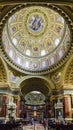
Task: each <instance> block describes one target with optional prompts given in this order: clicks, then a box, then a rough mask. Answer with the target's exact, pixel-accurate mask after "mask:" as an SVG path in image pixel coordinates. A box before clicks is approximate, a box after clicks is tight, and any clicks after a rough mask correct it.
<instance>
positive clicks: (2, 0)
mask: <svg viewBox="0 0 73 130" xmlns="http://www.w3.org/2000/svg"><path fill="white" fill-rule="evenodd" d="M41 2H42V3H53V4H57V5H67V4H68V5H73V0H60V1H59V0H40V1H39V0H30V1H29V0H0V5H10V4H21V3H41Z"/></svg>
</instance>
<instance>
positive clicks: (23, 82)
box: [17, 76, 54, 95]
mask: <svg viewBox="0 0 73 130" xmlns="http://www.w3.org/2000/svg"><path fill="white" fill-rule="evenodd" d="M17 86H18V87H19V88H20V89H21V91H22V93H28V92H30V91H35V90H36V91H40V92H42V93H43V94H44V95H47V94H48V92H49V91H51V90H52V89H54V84H53V83H52V81H51V80H50V79H48V78H46V77H44V76H26V77H22V78H21V79H20V81H19V83H18V85H17Z"/></svg>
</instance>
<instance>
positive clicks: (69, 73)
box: [64, 56, 73, 85]
mask: <svg viewBox="0 0 73 130" xmlns="http://www.w3.org/2000/svg"><path fill="white" fill-rule="evenodd" d="M65 71H66V72H65V77H64V84H71V85H73V56H72V57H71V59H70V60H69V62H68V63H67V66H66V69H65Z"/></svg>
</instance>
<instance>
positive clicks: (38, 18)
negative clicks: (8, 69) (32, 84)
mask: <svg viewBox="0 0 73 130" xmlns="http://www.w3.org/2000/svg"><path fill="white" fill-rule="evenodd" d="M27 5H28V4H27ZM27 5H26V4H24V5H19V6H16V7H14V8H13V9H11V10H10V11H9V12H8V13H7V14H6V15H5V16H4V18H3V19H2V25H1V29H2V32H1V34H2V36H1V42H2V45H1V48H2V55H3V56H4V58H5V60H6V61H7V62H8V63H9V64H10V65H12V66H13V67H14V68H19V70H20V71H21V72H24V73H31V74H32V73H34V74H35V73H41V72H45V73H46V72H49V71H52V70H54V69H56V68H57V67H58V66H60V65H62V64H63V63H64V62H65V59H66V54H68V52H69V50H71V49H72V48H71V44H72V43H71V41H72V36H71V29H70V28H69V26H70V24H71V19H70V18H69V17H68V16H67V15H66V14H65V12H63V11H62V10H61V9H60V8H59V7H57V6H55V5H51V6H50V5H48V4H46V6H45V5H44V4H43V6H42V5H41V4H38V5H37V4H34V5H32V6H31V5H29V6H27ZM65 15H66V17H65ZM66 18H68V20H69V21H70V23H69V25H68V20H66ZM69 54H70V53H69ZM69 54H68V55H69ZM6 57H7V58H6Z"/></svg>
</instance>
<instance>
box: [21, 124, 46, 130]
mask: <svg viewBox="0 0 73 130" xmlns="http://www.w3.org/2000/svg"><path fill="white" fill-rule="evenodd" d="M23 129H24V130H44V127H43V125H42V124H39V123H35V125H30V124H28V125H26V126H24V127H23ZM46 130H47V129H46Z"/></svg>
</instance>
